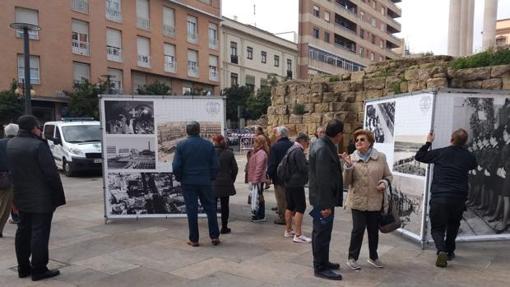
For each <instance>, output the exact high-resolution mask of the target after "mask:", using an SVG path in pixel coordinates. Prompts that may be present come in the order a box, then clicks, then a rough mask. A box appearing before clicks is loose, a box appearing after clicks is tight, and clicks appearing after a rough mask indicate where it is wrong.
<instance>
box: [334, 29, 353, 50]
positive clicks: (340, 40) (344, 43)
mask: <svg viewBox="0 0 510 287" xmlns="http://www.w3.org/2000/svg"><path fill="white" fill-rule="evenodd" d="M335 47H338V48H340V49H344V50H346V51H349V52H351V53H354V54H356V43H355V42H353V41H351V40H349V39H347V38H344V37H342V36H340V35H338V34H335Z"/></svg>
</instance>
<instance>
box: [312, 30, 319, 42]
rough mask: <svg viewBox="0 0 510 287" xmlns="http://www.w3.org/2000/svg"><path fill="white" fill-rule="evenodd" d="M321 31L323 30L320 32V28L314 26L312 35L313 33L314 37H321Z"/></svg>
mask: <svg viewBox="0 0 510 287" xmlns="http://www.w3.org/2000/svg"><path fill="white" fill-rule="evenodd" d="M320 33H321V32H320V30H319V28H313V32H312V35H313V37H314V38H315V39H319V37H320Z"/></svg>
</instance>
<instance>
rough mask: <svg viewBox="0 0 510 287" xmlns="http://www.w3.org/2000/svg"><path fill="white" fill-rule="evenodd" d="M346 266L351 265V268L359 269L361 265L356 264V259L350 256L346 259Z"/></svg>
mask: <svg viewBox="0 0 510 287" xmlns="http://www.w3.org/2000/svg"><path fill="white" fill-rule="evenodd" d="M347 266H349V267H351V269H352V270H360V269H361V266H360V265H359V264H358V261H356V260H354V259H353V258H350V259H349V260H347Z"/></svg>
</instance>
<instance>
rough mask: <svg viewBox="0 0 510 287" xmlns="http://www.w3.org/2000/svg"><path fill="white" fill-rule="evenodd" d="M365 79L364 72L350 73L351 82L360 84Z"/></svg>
mask: <svg viewBox="0 0 510 287" xmlns="http://www.w3.org/2000/svg"><path fill="white" fill-rule="evenodd" d="M364 77H365V71H358V72H353V73H351V81H352V82H362V81H363V78H364Z"/></svg>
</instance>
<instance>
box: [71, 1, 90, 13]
mask: <svg viewBox="0 0 510 287" xmlns="http://www.w3.org/2000/svg"><path fill="white" fill-rule="evenodd" d="M71 9H73V10H74V11H78V12H81V13H85V14H88V13H89V0H71Z"/></svg>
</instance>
